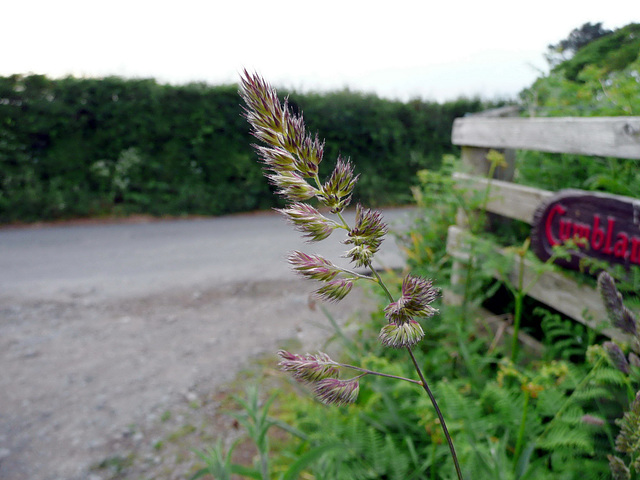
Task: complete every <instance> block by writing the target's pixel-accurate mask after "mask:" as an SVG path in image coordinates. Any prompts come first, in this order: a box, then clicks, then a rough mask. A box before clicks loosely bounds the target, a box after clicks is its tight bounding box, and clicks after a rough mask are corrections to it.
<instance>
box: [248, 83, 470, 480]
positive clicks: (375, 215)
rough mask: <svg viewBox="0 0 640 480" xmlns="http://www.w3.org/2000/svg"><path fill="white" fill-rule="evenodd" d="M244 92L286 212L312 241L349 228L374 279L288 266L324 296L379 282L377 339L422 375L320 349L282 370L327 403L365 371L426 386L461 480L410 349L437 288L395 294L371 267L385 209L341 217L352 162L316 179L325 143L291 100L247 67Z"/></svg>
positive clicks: (315, 258) (405, 285)
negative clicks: (346, 360) (350, 219)
mask: <svg viewBox="0 0 640 480" xmlns="http://www.w3.org/2000/svg"><path fill="white" fill-rule="evenodd" d="M240 93H241V95H242V98H243V99H244V101H245V104H246V117H247V120H248V121H249V123H250V124H251V127H252V133H253V134H254V136H255V137H256V138H258V139H259V140H260V141H261V142H263V143H264V144H266V145H267V146H256V149H257V151H258V153H259V155H260V157H261V159H262V161H263V163H264V164H265V166H266V168H267V170H268V173H267V174H266V175H267V178H268V179H269V180H270V181H271V182H272V184H273V185H275V186H276V188H277V189H278V192H277V193H278V194H280V195H282V196H283V197H284V198H285V199H286V200H288V201H289V202H290V204H289V206H288V207H287V208H285V209H282V210H281V213H283V214H284V215H285V216H286V217H287V218H288V220H289V221H290V222H291V223H292V224H293V225H294V227H295V228H296V229H297V230H299V231H300V232H302V233H303V235H304V236H305V237H306V238H307V239H308V240H309V241H321V240H324V239H326V238H327V237H328V236H330V235H331V234H332V233H333V232H334V231H335V230H345V231H346V236H347V238H346V240H345V241H344V242H343V243H345V244H347V245H350V250H348V251H347V252H346V253H345V255H344V256H345V257H347V258H348V259H350V260H351V262H352V263H353V264H354V265H355V267H356V268H362V267H364V268H366V269H367V270H368V271H369V272H370V273H371V276H366V275H363V274H361V273H358V272H355V271H353V270H349V269H346V268H343V267H339V266H337V265H335V264H333V263H332V262H330V261H329V260H327V259H325V258H323V257H321V256H319V255H308V254H305V253H302V252H297V251H296V252H293V253H292V254H291V255H290V256H289V263H291V265H292V266H293V269H294V270H295V271H296V272H297V273H299V274H300V275H302V276H303V277H306V278H309V279H312V280H316V281H318V282H320V284H321V286H320V287H319V288H318V289H317V290H316V292H315V293H316V295H317V296H318V297H320V298H322V299H324V300H330V301H339V300H341V299H343V298H344V297H345V296H346V295H347V294H348V293H349V292H350V291H351V289H352V288H353V285H354V283H355V282H358V281H370V282H373V283H374V284H377V285H378V286H379V287H380V288H381V289H382V291H383V292H384V293H385V294H386V296H387V297H388V301H389V302H390V303H389V304H388V305H387V307H386V308H385V309H384V311H385V317H386V319H387V324H386V325H384V326H383V327H382V329H381V330H380V334H379V339H380V342H381V343H382V344H383V345H384V346H386V347H393V348H402V349H405V350H406V352H407V353H408V355H409V358H410V359H411V362H412V364H413V367H414V369H415V372H416V374H417V376H418V378H419V380H413V379H409V378H406V377H399V376H396V375H392V374H387V373H381V372H378V371H375V370H370V369H367V368H363V367H358V366H354V365H349V364H343V363H340V362H336V361H334V360H332V359H331V358H329V356H327V355H326V354H324V353H322V352H319V353H318V354H316V355H310V354H307V355H297V354H294V353H290V352H286V351H280V352H279V355H280V357H281V359H282V361H281V362H280V366H281V368H282V369H283V370H285V371H288V372H290V373H291V374H292V376H293V377H294V378H295V379H297V380H299V381H301V382H304V383H306V384H308V385H309V386H310V387H311V388H312V389H313V391H314V393H315V394H316V396H317V397H318V398H319V399H320V400H321V401H322V402H323V403H328V404H330V403H332V404H338V405H342V404H349V403H353V402H354V401H355V400H356V398H357V396H358V393H359V388H360V384H359V380H360V378H362V377H364V376H367V375H374V376H381V377H389V378H395V379H399V380H404V381H407V382H409V383H413V384H416V385H418V386H420V387H422V389H423V390H424V391H425V393H426V394H427V396H428V397H429V399H430V401H431V403H432V405H433V408H434V409H435V411H436V414H437V416H438V419H439V421H440V425H441V427H442V430H443V433H444V435H445V438H446V439H447V443H448V446H449V450H450V454H451V459H452V461H453V463H454V466H455V469H456V475H457V477H458V479H459V480H462V472H461V469H460V465H459V463H458V460H457V456H456V452H455V448H454V446H453V442H452V440H451V437H450V435H449V433H448V431H447V426H446V423H445V420H444V417H443V415H442V413H441V411H440V408H439V407H438V403H437V401H436V398H435V396H434V395H433V392H432V391H431V388H430V387H429V384H428V383H427V380H426V378H425V376H424V374H423V372H422V368H421V367H420V365H419V364H418V362H417V360H416V357H415V355H414V353H413V349H412V347H414V346H415V345H416V344H418V343H419V342H420V341H421V340H422V339H423V338H424V330H423V329H422V326H421V325H420V323H419V322H418V321H417V320H416V319H417V318H420V317H431V316H433V315H434V314H435V313H437V311H436V309H435V308H434V307H432V306H431V305H430V304H431V303H432V302H433V301H434V300H435V298H436V297H437V291H436V290H435V288H434V287H433V285H432V283H431V281H430V280H426V279H423V278H421V277H415V276H412V275H407V276H406V277H405V278H404V280H403V282H402V289H401V294H400V296H399V298H398V299H397V300H396V299H395V298H394V296H393V295H392V293H391V292H390V291H389V288H388V287H387V286H386V284H385V283H384V281H383V280H382V277H381V276H380V274H379V273H378V272H377V271H376V270H375V269H374V268H373V266H372V260H373V257H374V255H375V254H376V252H377V251H378V249H379V247H380V244H381V243H382V241H383V239H384V236H385V234H386V233H387V227H386V225H385V224H384V223H383V222H382V216H381V214H380V213H379V212H375V211H371V210H369V209H367V210H365V209H364V208H363V207H362V206H361V205H358V206H357V208H356V220H355V226H354V227H350V226H349V224H348V223H347V222H346V220H345V218H344V216H343V215H342V212H343V210H344V208H345V207H346V206H347V205H349V203H350V201H351V197H352V194H353V190H354V187H355V185H356V182H357V180H358V176H356V175H354V172H353V166H352V165H351V163H350V161H349V160H345V159H343V158H341V157H338V160H337V163H336V167H335V169H334V170H333V172H332V173H331V175H330V177H329V178H328V180H327V181H326V182H324V183H323V182H322V181H321V180H320V177H319V165H320V163H321V161H322V159H323V155H324V143H323V142H321V141H320V140H319V139H318V136H317V135H316V136H315V137H314V136H312V135H310V134H308V133H307V132H306V127H305V124H304V120H303V118H302V116H301V115H295V114H293V113H292V112H291V111H290V109H289V106H288V103H287V102H286V101H285V103H284V104H281V103H280V101H279V99H278V97H277V94H276V92H275V90H274V89H273V88H271V87H270V86H269V85H268V84H267V83H266V82H265V81H264V80H263V79H262V78H260V77H259V76H257V75H250V74H249V73H247V72H245V74H244V76H243V78H242V82H241V90H240ZM311 199H313V200H315V201H316V202H318V203H319V205H320V206H322V207H324V208H326V209H328V210H329V211H330V213H331V214H333V215H335V219H330V218H328V217H325V216H324V215H323V214H322V213H321V212H320V211H319V210H318V209H317V208H315V207H314V206H312V205H311V204H310V203H308V202H309V201H310V200H311ZM341 369H347V370H355V371H356V372H358V373H359V374H358V375H356V376H355V377H352V378H348V379H341V378H339V372H340V370H341Z"/></svg>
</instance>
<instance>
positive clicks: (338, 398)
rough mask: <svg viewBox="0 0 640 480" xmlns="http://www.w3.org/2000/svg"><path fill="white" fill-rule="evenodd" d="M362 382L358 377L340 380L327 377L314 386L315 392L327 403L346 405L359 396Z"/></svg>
mask: <svg viewBox="0 0 640 480" xmlns="http://www.w3.org/2000/svg"><path fill="white" fill-rule="evenodd" d="M359 391H360V384H359V382H358V379H357V378H352V379H349V380H340V379H337V378H326V379H324V380H320V381H319V382H317V383H316V384H314V386H313V392H314V393H315V394H316V396H317V397H318V399H319V400H320V401H321V402H322V403H324V404H326V405H346V404H350V403H354V402H355V401H356V399H357V398H358V392H359Z"/></svg>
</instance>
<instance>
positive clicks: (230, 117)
mask: <svg viewBox="0 0 640 480" xmlns="http://www.w3.org/2000/svg"><path fill="white" fill-rule="evenodd" d="M290 102H291V105H292V107H294V108H295V109H298V110H301V111H304V112H305V114H307V118H309V120H310V121H309V128H310V129H311V130H321V131H322V132H323V134H326V137H327V144H326V150H327V154H328V156H329V157H333V158H335V157H337V154H338V150H339V148H338V145H340V149H341V151H340V153H341V154H342V155H343V156H349V157H352V158H353V159H354V160H357V161H358V165H359V166H360V168H361V170H360V171H359V172H358V173H361V184H360V185H361V187H360V197H359V198H358V199H359V200H362V201H366V202H367V203H369V204H374V205H380V204H396V203H402V202H406V201H409V200H410V199H409V196H408V194H407V192H408V191H409V186H410V185H411V184H412V183H413V182H414V178H415V173H416V172H417V171H418V170H420V169H422V168H434V167H436V166H437V165H439V162H440V158H441V156H442V154H443V153H447V152H451V151H452V150H453V147H452V146H451V145H450V132H451V124H452V122H453V119H454V118H455V117H457V116H460V115H463V114H464V113H466V112H470V111H477V110H480V109H482V108H484V105H483V104H482V102H480V101H479V100H477V99H474V100H468V99H460V100H457V101H455V102H448V103H444V104H438V103H435V102H424V101H420V100H415V101H411V102H408V103H402V102H393V101H388V100H383V99H380V98H378V97H376V96H374V95H365V94H361V93H355V92H350V91H342V92H333V93H327V94H301V93H296V92H293V93H290ZM241 114H242V110H241V106H240V105H239V102H238V96H237V86H235V85H223V86H209V85H205V84H189V85H180V86H172V85H161V84H158V83H157V82H156V81H154V80H152V79H131V80H127V79H122V78H117V77H108V78H103V79H79V78H73V77H68V78H64V79H58V80H54V79H49V78H47V77H45V76H42V75H29V76H23V75H12V76H8V77H0V171H1V172H2V175H1V176H0V222H11V221H31V220H42V219H55V218H63V217H72V216H91V215H103V214H128V213H147V214H153V215H167V214H168V215H181V214H203V215H220V214H225V213H232V212H240V211H248V210H254V209H265V208H270V207H273V206H277V205H278V204H277V201H276V200H274V196H273V195H272V192H271V191H270V188H269V186H268V185H266V184H265V182H264V181H263V180H262V171H261V167H260V165H257V164H256V162H255V161H254V160H253V156H252V155H253V154H252V151H251V145H250V144H251V143H252V142H253V139H252V138H251V136H250V134H249V131H248V127H247V126H246V125H245V123H244V122H243V119H242V116H241ZM127 159H128V160H127ZM132 159H134V160H135V161H133V162H131V160H132Z"/></svg>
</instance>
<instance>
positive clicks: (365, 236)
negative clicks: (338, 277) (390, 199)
mask: <svg viewBox="0 0 640 480" xmlns="http://www.w3.org/2000/svg"><path fill="white" fill-rule="evenodd" d="M386 233H387V226H386V224H385V223H384V222H383V221H382V214H381V213H380V212H377V211H374V210H371V209H366V210H365V209H364V208H363V207H362V205H360V204H358V205H357V206H356V222H355V226H354V227H353V228H352V229H351V230H350V231H349V234H348V238H347V239H346V240H345V241H344V243H345V245H353V247H352V248H351V249H350V250H349V251H348V252H347V253H346V254H345V255H344V256H345V257H347V258H350V259H351V261H352V262H353V263H355V265H356V266H357V267H364V266H368V265H369V264H370V263H371V259H372V258H373V256H374V255H375V254H376V253H377V252H378V249H379V248H380V245H381V244H382V241H383V240H384V236H385V235H386Z"/></svg>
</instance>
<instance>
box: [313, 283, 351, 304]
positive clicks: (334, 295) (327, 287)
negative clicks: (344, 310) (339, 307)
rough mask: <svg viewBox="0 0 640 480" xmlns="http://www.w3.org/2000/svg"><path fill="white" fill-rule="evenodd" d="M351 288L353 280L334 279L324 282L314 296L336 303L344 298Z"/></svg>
mask: <svg viewBox="0 0 640 480" xmlns="http://www.w3.org/2000/svg"><path fill="white" fill-rule="evenodd" d="M352 288H353V279H351V278H336V279H334V280H331V281H328V282H326V283H325V284H324V285H323V286H322V287H320V288H319V289H318V290H316V291H315V294H316V296H318V297H319V298H321V299H323V300H329V301H332V302H338V301H340V300H342V299H343V298H344V297H346V296H347V295H348V294H349V292H350V291H351V289H352Z"/></svg>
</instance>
